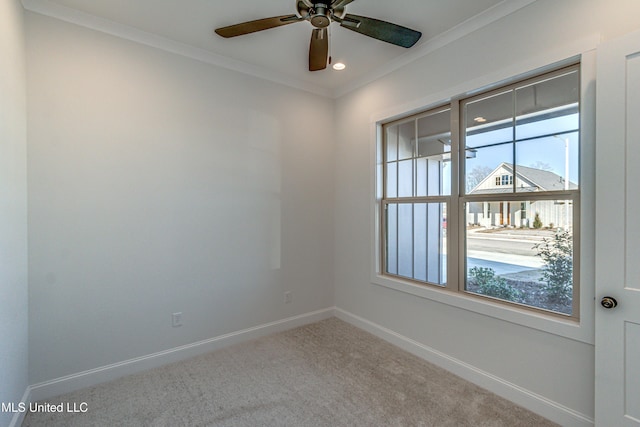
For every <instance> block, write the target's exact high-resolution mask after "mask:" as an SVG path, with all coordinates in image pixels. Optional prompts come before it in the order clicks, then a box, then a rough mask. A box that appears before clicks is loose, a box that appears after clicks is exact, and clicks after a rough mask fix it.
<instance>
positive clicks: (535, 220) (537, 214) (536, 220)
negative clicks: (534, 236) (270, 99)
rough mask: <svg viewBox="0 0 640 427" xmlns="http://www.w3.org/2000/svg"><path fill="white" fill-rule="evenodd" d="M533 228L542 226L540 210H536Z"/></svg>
mask: <svg viewBox="0 0 640 427" xmlns="http://www.w3.org/2000/svg"><path fill="white" fill-rule="evenodd" d="M533 228H535V229H538V228H542V220H541V219H540V214H539V213H538V212H536V216H535V218H534V219H533Z"/></svg>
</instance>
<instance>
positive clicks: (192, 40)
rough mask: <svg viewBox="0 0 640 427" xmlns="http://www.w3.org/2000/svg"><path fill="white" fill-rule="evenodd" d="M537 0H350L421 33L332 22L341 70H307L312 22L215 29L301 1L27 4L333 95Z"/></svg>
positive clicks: (281, 11) (64, 0) (358, 8)
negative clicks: (370, 33) (394, 35)
mask: <svg viewBox="0 0 640 427" xmlns="http://www.w3.org/2000/svg"><path fill="white" fill-rule="evenodd" d="M532 1H534V0H355V1H353V3H351V4H350V5H348V6H347V12H348V13H353V14H357V15H364V16H368V17H372V18H377V19H381V20H385V21H389V22H392V23H395V24H399V25H402V26H405V27H409V28H412V29H414V30H417V31H421V32H422V38H421V39H420V40H419V41H418V43H417V44H416V45H415V46H414V47H412V48H411V49H405V48H402V47H398V46H394V45H391V44H388V43H385V42H382V41H379V40H375V39H372V38H370V37H367V36H364V35H361V34H358V33H355V32H352V31H349V30H347V29H345V28H341V27H340V26H339V24H338V23H333V24H332V25H331V27H330V36H331V39H330V40H331V56H332V58H333V60H334V62H338V61H341V62H344V63H345V64H347V69H346V70H344V71H339V72H338V71H334V70H332V69H331V68H327V69H326V70H323V71H316V72H309V71H308V69H307V68H308V49H309V40H310V36H311V29H312V26H311V24H310V23H308V22H299V23H295V24H291V25H287V26H284V27H279V28H274V29H270V30H266V31H262V32H259V33H254V34H249V35H245V36H240V37H236V38H231V39H224V38H222V37H219V36H217V35H216V34H214V33H213V30H214V29H215V28H218V27H222V26H227V25H231V24H237V23H240V22H245V21H250V20H253V19H259V18H266V17H272V16H278V15H287V14H293V13H295V4H296V0H242V1H240V0H90V1H87V0H23V5H24V6H25V8H26V9H28V10H32V11H35V12H39V13H44V14H47V15H50V16H55V17H57V18H61V19H64V20H67V21H70V22H75V23H79V24H81V25H85V26H88V27H100V28H99V29H102V30H106V31H107V32H111V33H114V34H117V35H123V36H125V37H127V35H128V37H129V38H136V37H132V34H137V35H138V38H140V37H139V36H140V35H141V34H142V35H149V34H151V35H155V36H161V38H158V37H155V38H154V44H155V45H156V46H157V45H158V44H162V40H165V41H166V42H167V43H168V45H171V46H172V49H170V50H173V51H175V50H176V46H178V47H180V46H184V45H186V46H185V47H187V49H186V50H187V51H190V52H191V56H193V52H199V54H198V55H197V56H202V53H204V54H205V55H209V54H210V55H211V58H210V61H211V62H214V63H218V64H220V65H223V66H228V67H229V68H232V69H236V70H239V71H244V72H249V73H250V74H254V75H260V76H262V77H266V78H269V79H271V80H276V81H280V82H284V83H287V84H291V85H292V86H296V87H301V88H304V89H307V90H311V91H313V92H316V93H322V94H325V95H328V96H333V95H336V94H339V93H344V92H346V91H348V90H349V89H350V88H353V87H357V86H359V85H360V84H362V83H366V82H367V81H370V80H372V79H373V78H374V77H376V76H379V75H381V74H384V73H385V72H386V71H390V70H392V69H393V68H394V66H396V65H395V64H400V63H406V62H408V61H410V60H412V59H414V58H416V57H419V56H422V55H424V54H425V53H427V52H428V51H430V50H432V49H434V48H436V47H437V46H438V45H441V44H442V43H446V42H447V41H451V40H453V39H455V38H457V37H461V36H463V35H465V34H468V33H470V32H471V31H473V30H475V29H477V28H479V27H481V26H483V25H486V24H488V23H490V22H493V21H495V20H496V19H499V18H501V17H503V16H505V15H507V14H509V13H512V12H513V11H515V10H517V9H519V8H521V7H523V6H526V5H527V4H529V3H531V2H532ZM96 17H97V18H99V19H97V18H96ZM98 24H99V25H98ZM123 24H124V25H123ZM119 33H122V34H119ZM147 33H148V34H147ZM159 40H160V41H159ZM174 42H179V43H174ZM160 47H162V46H160ZM193 48H195V49H193ZM225 59H228V61H225ZM276 76H277V77H276Z"/></svg>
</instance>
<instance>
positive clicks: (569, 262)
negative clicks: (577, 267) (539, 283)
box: [533, 231, 573, 302]
mask: <svg viewBox="0 0 640 427" xmlns="http://www.w3.org/2000/svg"><path fill="white" fill-rule="evenodd" d="M533 248H534V249H536V250H537V251H538V254H537V255H538V256H539V257H541V258H542V260H543V261H544V267H543V269H542V279H543V280H544V281H545V282H546V286H545V287H544V288H543V290H544V291H545V292H546V293H547V298H548V299H549V300H550V301H557V302H566V301H569V300H570V299H571V297H572V294H573V237H572V235H571V233H569V232H568V231H559V232H557V233H556V234H555V236H554V237H553V238H552V239H547V238H545V239H542V242H541V243H538V244H536V245H534V246H533Z"/></svg>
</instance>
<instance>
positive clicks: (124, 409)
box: [23, 318, 555, 427]
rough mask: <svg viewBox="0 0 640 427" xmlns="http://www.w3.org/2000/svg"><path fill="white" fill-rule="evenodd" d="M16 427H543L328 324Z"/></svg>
mask: <svg viewBox="0 0 640 427" xmlns="http://www.w3.org/2000/svg"><path fill="white" fill-rule="evenodd" d="M48 402H50V403H59V402H71V403H76V404H80V403H81V402H86V403H87V409H88V411H87V412H86V413H84V414H64V413H63V414H52V413H48V414H47V413H36V414H28V415H27V417H26V419H25V422H24V424H23V426H47V427H51V426H109V427H112V426H225V427H226V426H231V427H234V426H295V427H304V426H314V427H315V426H366V427H371V426H456V427H457V426H474V427H478V426H505V427H507V426H508V427H514V426H535V427H542V426H552V425H555V424H553V423H551V422H549V421H547V420H545V419H543V418H541V417H539V416H537V415H535V414H533V413H531V412H529V411H527V410H525V409H523V408H521V407H518V406H516V405H513V404H512V403H510V402H508V401H506V400H504V399H501V398H500V397H498V396H496V395H494V394H492V393H490V392H488V391H485V390H483V389H481V388H478V387H476V386H474V385H472V384H470V383H468V382H466V381H463V380H461V379H460V378H458V377H456V376H454V375H452V374H449V373H447V372H446V371H444V370H442V369H439V368H437V367H435V366H433V365H431V364H429V363H427V362H425V361H423V360H422V359H420V358H418V357H415V356H413V355H411V354H409V353H407V352H405V351H403V350H400V349H398V348H396V347H394V346H392V345H390V344H388V343H386V342H385V341H382V340H380V339H378V338H377V337H374V336H373V335H371V334H369V333H367V332H364V331H362V330H360V329H358V328H355V327H353V326H351V325H349V324H347V323H345V322H343V321H341V320H338V319H335V318H332V319H328V320H324V321H321V322H318V323H314V324H311V325H307V326H303V327H300V328H296V329H293V330H290V331H287V332H283V333H279V334H275V335H272V336H269V337H265V338H261V339H258V340H254V341H250V342H246V343H243V344H238V345H235V346H232V347H228V348H226V349H223V350H219V351H216V352H213V353H209V354H205V355H202V356H199V357H196V358H194V359H190V360H187V361H184V362H180V363H175V364H172V365H169V366H165V367H162V368H158V369H153V370H150V371H147V372H143V373H141V374H137V375H132V376H129V377H125V378H122V379H119V380H116V381H112V382H110V383H106V384H102V385H99V386H96V387H91V388H88V389H84V390H80V391H78V392H74V393H70V394H67V395H64V396H60V397H58V398H57V399H50V400H49V401H48Z"/></svg>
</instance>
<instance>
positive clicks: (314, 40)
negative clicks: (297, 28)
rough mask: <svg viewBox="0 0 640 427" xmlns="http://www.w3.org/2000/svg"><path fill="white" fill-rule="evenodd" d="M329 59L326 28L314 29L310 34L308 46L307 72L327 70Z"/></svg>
mask: <svg viewBox="0 0 640 427" xmlns="http://www.w3.org/2000/svg"><path fill="white" fill-rule="evenodd" d="M328 57H329V37H328V34H327V29H326V28H315V29H314V30H313V32H312V33H311V46H309V71H318V70H324V69H325V68H327V58H328Z"/></svg>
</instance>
